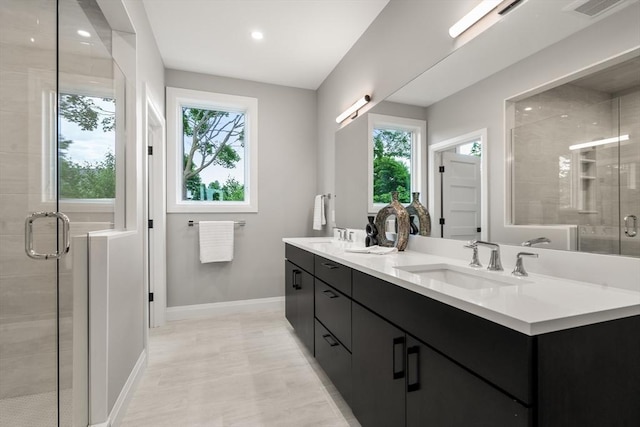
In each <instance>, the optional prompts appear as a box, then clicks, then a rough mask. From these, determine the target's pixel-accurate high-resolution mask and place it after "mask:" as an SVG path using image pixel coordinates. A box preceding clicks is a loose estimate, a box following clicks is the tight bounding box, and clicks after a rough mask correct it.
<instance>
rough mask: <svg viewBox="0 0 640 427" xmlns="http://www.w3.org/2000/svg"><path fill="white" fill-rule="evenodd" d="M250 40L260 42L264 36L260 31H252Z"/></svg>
mask: <svg viewBox="0 0 640 427" xmlns="http://www.w3.org/2000/svg"><path fill="white" fill-rule="evenodd" d="M251 38H253V39H254V40H262V39H263V38H264V34H262V32H261V31H252V32H251Z"/></svg>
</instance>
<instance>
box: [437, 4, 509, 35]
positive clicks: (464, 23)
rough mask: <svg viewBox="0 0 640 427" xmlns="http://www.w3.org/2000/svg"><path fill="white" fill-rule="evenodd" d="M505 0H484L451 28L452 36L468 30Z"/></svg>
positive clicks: (450, 33)
mask: <svg viewBox="0 0 640 427" xmlns="http://www.w3.org/2000/svg"><path fill="white" fill-rule="evenodd" d="M503 1H504V0H483V1H482V2H481V3H480V4H479V5H477V6H476V7H474V8H473V9H472V10H471V12H469V13H467V14H466V15H465V16H463V17H462V19H460V20H459V21H458V22H456V23H455V24H453V25H452V26H451V28H449V35H450V36H451V38H454V39H455V38H456V37H458V36H459V35H460V34H462V33H464V32H465V31H466V30H468V29H469V28H470V27H471V26H472V25H473V24H475V23H476V22H478V21H479V20H481V19H482V18H484V16H485V15H486V14H487V13H489V12H491V11H492V10H493V9H495V8H496V7H498V5H499V4H500V3H502V2H503Z"/></svg>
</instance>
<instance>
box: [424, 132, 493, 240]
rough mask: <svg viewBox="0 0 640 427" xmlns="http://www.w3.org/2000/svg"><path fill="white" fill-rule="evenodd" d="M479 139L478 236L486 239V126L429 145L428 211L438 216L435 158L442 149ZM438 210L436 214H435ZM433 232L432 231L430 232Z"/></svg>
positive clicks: (437, 185) (487, 220)
mask: <svg viewBox="0 0 640 427" xmlns="http://www.w3.org/2000/svg"><path fill="white" fill-rule="evenodd" d="M476 140H479V141H480V144H481V145H482V156H481V158H480V168H481V171H480V180H481V183H480V192H481V194H480V215H481V218H480V227H481V231H480V238H481V239H482V240H485V241H488V239H489V191H488V187H489V185H488V184H489V179H488V178H489V170H488V165H487V164H488V160H489V147H488V143H487V142H488V141H487V128H482V129H478V130H474V131H473V132H469V133H466V134H464V135H460V136H456V137H454V138H450V139H446V140H444V141H440V142H437V143H435V144H431V145H429V156H428V161H427V163H428V166H427V171H428V174H429V178H428V183H429V204H428V207H429V212H432V215H433V218H434V219H435V218H440V214H439V210H438V211H437V210H436V206H437V205H436V202H437V200H439V197H437V196H438V195H437V194H436V193H437V190H436V188H439V187H440V185H439V183H440V173H438V171H437V165H436V158H438V157H439V154H440V153H441V152H443V151H447V150H449V149H451V148H453V147H455V146H457V145H461V144H465V143H467V142H471V141H476ZM436 212H438V215H436ZM432 234H433V232H432Z"/></svg>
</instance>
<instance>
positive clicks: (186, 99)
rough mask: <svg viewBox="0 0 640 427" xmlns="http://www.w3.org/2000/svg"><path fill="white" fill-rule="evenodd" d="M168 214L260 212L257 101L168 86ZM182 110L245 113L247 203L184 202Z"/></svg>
mask: <svg viewBox="0 0 640 427" xmlns="http://www.w3.org/2000/svg"><path fill="white" fill-rule="evenodd" d="M166 97H167V195H168V197H167V212H169V213H230V212H239V213H255V212H258V99H257V98H251V97H246V96H238V95H229V94H223V93H215V92H204V91H199V90H191V89H182V88H175V87H167V92H166ZM183 107H187V108H188V107H192V108H203V109H209V110H220V109H228V110H235V111H244V113H245V140H244V144H245V158H244V162H245V168H244V175H245V176H244V178H245V179H244V188H245V200H244V201H243V202H237V201H226V200H225V201H217V200H216V201H210V200H182V168H183V166H182V162H183V148H184V147H183V140H182V137H183V126H182V109H183Z"/></svg>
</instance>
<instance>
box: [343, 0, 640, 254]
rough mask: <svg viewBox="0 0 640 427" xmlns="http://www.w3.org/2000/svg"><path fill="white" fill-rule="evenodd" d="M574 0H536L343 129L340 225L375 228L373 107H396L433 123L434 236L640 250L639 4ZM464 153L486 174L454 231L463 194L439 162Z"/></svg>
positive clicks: (424, 181) (424, 182) (393, 111)
mask: <svg viewBox="0 0 640 427" xmlns="http://www.w3.org/2000/svg"><path fill="white" fill-rule="evenodd" d="M578 3H580V2H578ZM581 3H584V2H581ZM574 6H575V7H577V3H576V2H575V1H569V0H566V1H564V0H558V1H552V2H551V1H544V0H530V1H527V2H523V3H522V4H521V5H520V6H518V7H517V8H515V9H514V10H513V11H512V12H511V13H510V14H509V15H508V18H509V19H508V20H504V21H503V22H500V25H494V26H493V27H491V28H489V29H488V30H486V31H485V32H483V33H481V34H480V35H478V36H477V37H475V38H474V39H473V40H471V41H469V42H467V43H466V44H465V45H463V46H462V47H460V48H459V49H457V50H456V51H454V52H453V53H452V54H450V55H449V56H448V57H446V58H443V59H442V60H441V61H440V62H439V63H438V64H436V65H435V66H433V67H432V68H430V69H429V70H427V71H426V72H425V73H423V74H422V75H421V76H419V77H418V78H416V79H415V80H414V81H413V82H411V83H409V84H408V85H407V86H405V87H403V88H401V89H400V90H398V91H397V92H396V93H394V94H393V95H391V96H390V97H388V98H387V99H386V100H384V101H382V102H379V103H378V104H377V105H376V106H375V107H374V108H372V109H371V110H369V112H368V114H363V115H362V116H361V117H359V118H357V119H356V120H353V121H352V122H351V123H349V124H348V125H346V126H344V127H342V128H341V129H340V130H339V131H338V132H337V133H336V141H335V142H336V189H335V192H336V198H335V206H334V208H335V219H336V225H338V226H341V227H356V228H363V226H364V224H365V223H366V216H367V214H369V215H370V214H372V213H374V212H373V211H375V209H373V208H372V203H371V190H370V188H371V187H372V184H375V183H372V176H371V175H372V174H371V165H370V163H371V162H372V156H371V147H372V139H373V136H372V132H371V129H372V127H371V122H372V120H371V118H370V117H369V116H380V115H383V116H387V117H391V118H393V117H396V118H403V119H411V120H423V121H424V122H426V129H427V134H426V138H424V140H423V142H422V144H424V147H423V148H424V150H423V158H422V161H421V162H419V163H420V164H419V166H418V169H417V170H414V169H413V167H410V168H409V169H410V171H411V172H412V173H415V174H416V176H417V179H413V178H412V181H411V182H412V183H411V190H412V191H420V192H421V197H420V198H421V201H422V202H423V204H425V205H428V207H429V211H430V213H431V217H432V234H431V235H432V237H448V238H460V239H465V240H466V239H468V238H469V237H470V235H469V233H472V234H473V232H475V233H476V234H475V236H476V237H481V238H483V239H488V240H491V241H495V242H499V243H504V244H521V242H524V241H526V240H529V239H533V238H536V237H541V236H545V237H548V238H549V239H550V240H551V243H550V244H549V245H548V246H547V247H550V248H554V249H567V250H580V251H587V252H594V253H606V254H618V255H626V256H640V235H638V236H637V237H636V236H635V234H634V233H636V234H637V232H636V231H635V230H636V229H637V228H638V227H640V225H639V224H638V221H639V220H638V219H636V218H640V123H639V122H640V114H639V113H638V111H639V110H640V60H638V56H639V55H640V32H639V31H638V30H637V29H638V27H639V25H640V5H639V4H638V1H637V0H627V1H624V0H622V1H619V2H617V5H615V6H613V7H611V8H609V9H606V10H604V11H603V12H601V13H595V14H594V16H584V15H582V16H581V14H580V13H578V12H577V11H575V10H574V9H575V7H574ZM589 120H591V121H589ZM593 123H596V124H593ZM587 128H589V129H587ZM594 140H596V141H600V143H594ZM602 141H608V142H602ZM583 143H593V145H587V146H580V144H583ZM575 146H579V147H581V148H578V149H575ZM448 153H450V154H448ZM460 154H466V155H469V154H472V155H474V156H476V157H478V159H476V160H477V161H476V163H477V164H478V166H475V167H476V169H479V173H475V174H472V175H469V176H470V177H471V176H474V177H475V178H474V179H475V180H476V181H477V182H476V183H475V184H474V185H475V187H476V189H475V190H474V191H473V193H472V192H471V190H469V188H468V187H469V185H467V184H465V185H464V187H465V189H464V191H466V195H463V196H462V197H463V198H464V199H465V200H471V201H473V202H474V203H471V205H474V206H475V207H474V208H473V209H475V211H473V214H470V213H469V211H468V210H464V212H463V213H464V215H458V217H460V218H462V217H464V218H466V220H467V221H470V222H469V226H468V227H466V228H465V230H466V231H465V232H464V233H459V234H460V235H459V236H458V237H456V233H455V227H453V228H452V229H451V230H453V231H451V230H449V231H448V230H447V229H446V227H447V225H449V224H454V223H455V222H454V220H456V218H455V215H452V214H451V213H450V212H449V213H448V214H447V215H448V217H449V219H450V221H448V220H447V217H444V225H443V224H441V222H443V221H441V220H440V218H441V217H442V216H441V215H442V212H443V206H444V205H447V203H448V200H447V199H451V197H450V196H455V194H456V191H452V190H451V189H448V190H447V188H446V185H447V178H444V175H441V174H440V170H441V169H442V168H441V166H444V163H443V162H447V161H450V160H451V157H455V156H457V155H460ZM447 157H448V159H447ZM464 168H466V169H467V170H468V171H471V169H472V167H471V166H469V165H467V163H465V166H464ZM444 169H445V171H446V169H447V167H446V166H445V168H444ZM636 171H637V172H636ZM445 173H446V172H445ZM469 173H471V172H469ZM443 182H444V185H443ZM468 182H472V181H468ZM459 194H461V193H459ZM472 194H473V196H471V195H472ZM614 195H615V197H614ZM443 199H444V200H443ZM444 208H445V209H446V206H444ZM465 209H466V208H465ZM625 219H626V220H625Z"/></svg>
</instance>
